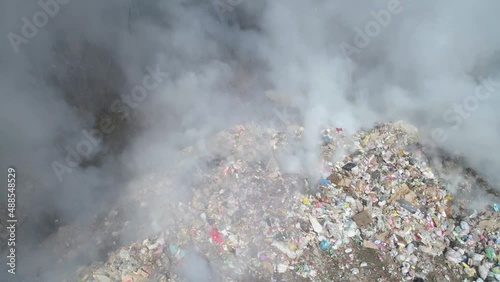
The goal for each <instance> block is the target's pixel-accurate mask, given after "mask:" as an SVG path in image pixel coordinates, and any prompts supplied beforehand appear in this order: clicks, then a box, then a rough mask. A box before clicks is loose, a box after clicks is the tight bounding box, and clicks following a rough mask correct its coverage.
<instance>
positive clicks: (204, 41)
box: [0, 0, 500, 281]
mask: <svg viewBox="0 0 500 282" xmlns="http://www.w3.org/2000/svg"><path fill="white" fill-rule="evenodd" d="M49 2H50V5H49V4H47V3H49ZM214 3H215V2H211V1H201V0H200V1H198V0H186V1H159V0H157V1H148V2H147V3H146V2H140V1H135V0H132V1H106V2H102V1H97V0H91V1H78V0H72V1H62V0H61V1H49V0H41V1H40V2H36V1H28V2H26V1H22V2H20V1H13V0H12V1H11V0H9V1H3V2H2V4H1V5H2V6H1V7H2V9H1V11H2V17H1V19H2V24H1V25H0V26H1V27H0V28H1V31H2V34H3V36H4V37H3V38H4V40H3V41H2V45H1V53H0V56H1V57H0V59H1V62H2V68H1V70H0V71H1V74H2V75H1V78H0V79H1V81H2V84H1V85H2V87H3V88H2V92H1V94H0V95H1V98H2V103H1V104H0V107H1V110H0V115H1V117H2V119H1V120H2V124H1V127H0V129H1V132H2V137H3V140H2V141H3V142H2V146H1V151H0V152H1V156H2V169H3V171H6V169H5V168H6V167H7V166H9V165H15V166H16V167H17V168H18V170H19V181H20V182H19V187H20V188H19V189H18V191H17V193H18V205H19V207H18V217H19V218H20V219H22V220H23V221H24V222H25V223H24V224H23V225H22V226H21V227H20V229H19V230H18V234H19V240H20V242H22V244H20V245H21V246H24V247H23V248H19V250H18V251H19V257H20V258H19V262H18V263H19V265H20V266H23V267H20V270H19V271H20V275H23V272H24V275H26V277H33V276H32V275H38V276H37V277H38V278H37V279H40V280H47V281H49V280H50V279H51V277H52V275H55V274H57V273H54V272H57V271H55V270H53V269H44V268H41V267H40V266H39V264H40V262H41V261H42V260H50V259H53V258H52V257H51V256H50V254H49V252H47V251H46V249H43V248H40V249H37V247H36V246H37V245H38V244H40V243H42V242H45V241H46V240H47V238H50V236H51V234H53V233H54V232H57V230H58V228H60V227H62V226H65V225H69V224H70V223H71V222H73V221H74V220H75V219H76V218H81V217H85V216H90V215H91V214H93V213H94V212H95V211H96V209H101V208H103V207H104V208H105V207H106V206H110V205H112V203H113V202H114V201H116V199H119V197H120V195H121V193H123V191H126V189H124V187H127V185H128V183H130V182H133V181H134V180H136V179H137V178H140V177H142V176H144V175H146V174H148V173H150V172H151V171H152V170H155V171H158V170H160V169H159V168H162V169H168V166H169V164H170V163H171V161H172V160H173V159H174V158H175V157H176V156H177V154H178V153H179V151H180V149H181V148H183V147H185V146H187V145H191V144H198V145H199V146H202V145H201V144H202V143H203V142H202V141H200V140H203V138H204V137H205V136H207V135H209V134H211V133H213V132H217V131H218V130H221V129H224V128H226V127H228V126H230V125H232V124H236V123H238V122H240V121H249V120H250V121H259V122H267V119H268V118H267V117H269V116H270V115H271V116H273V115H274V114H271V113H273V108H274V107H275V105H274V104H273V102H272V101H270V100H268V99H267V98H266V96H265V93H266V91H268V90H273V91H276V93H281V94H280V95H282V96H285V97H286V101H288V104H289V107H290V108H291V109H294V110H296V111H298V113H299V114H300V120H302V121H303V126H304V127H305V129H306V138H305V141H304V143H303V144H302V146H303V150H302V151H303V152H304V153H301V154H300V156H299V159H300V160H299V161H298V162H296V163H297V166H294V167H295V168H296V169H298V170H299V169H300V170H304V171H314V169H313V167H314V165H316V164H317V162H318V160H319V159H318V158H319V156H317V155H315V154H314V153H313V152H314V148H315V146H317V143H316V138H317V134H318V131H319V129H320V128H321V127H322V126H323V125H326V124H333V125H335V126H338V127H343V128H345V130H346V132H354V131H355V130H357V129H359V128H361V127H369V126H371V125H372V124H373V123H374V122H377V121H386V120H395V119H406V120H409V121H410V122H412V123H414V124H416V125H417V126H419V127H420V129H421V133H422V135H423V136H426V137H427V140H430V142H428V143H429V144H431V145H432V146H437V147H441V148H444V149H445V150H447V151H449V152H455V151H460V152H461V154H463V155H464V156H465V159H466V162H467V165H469V166H471V167H473V168H475V169H477V170H478V171H480V172H481V173H483V174H484V175H485V176H486V177H489V178H490V179H491V180H492V181H493V182H495V181H498V179H496V178H495V177H497V176H496V175H495V171H497V169H498V168H499V167H500V162H499V160H498V159H497V158H496V156H497V155H498V148H497V146H498V144H499V136H500V131H499V130H498V128H499V124H500V117H499V116H498V114H497V111H496V109H497V107H498V105H499V101H500V100H499V98H498V97H499V96H498V90H496V89H497V88H498V87H497V86H498V84H499V83H498V81H500V73H499V62H500V60H499V59H500V55H499V54H500V53H499V47H500V36H498V31H497V28H496V27H497V26H498V23H499V22H498V21H500V20H499V19H498V17H497V16H496V11H497V10H498V8H499V6H500V4H499V3H498V2H496V1H483V2H481V3H472V2H468V1H456V2H454V3H453V4H450V3H449V2H445V1H437V2H436V1H418V2H417V1H403V0H401V1H395V0H388V1H382V0H376V1H375V0H374V1H369V2H366V3H364V5H363V6H359V5H357V4H354V3H347V2H345V1H298V0H297V1H241V3H239V2H238V5H234V6H232V7H233V9H228V10H221V9H220V6H217V5H216V4H214ZM232 3H233V4H234V3H236V2H232ZM56 6H57V9H56V8H55V7H56ZM44 7H45V8H44ZM47 7H48V8H47ZM56 10H57V11H56ZM44 13H45V14H46V16H44V15H43V14H44ZM13 34H14V35H13ZM345 46H350V47H349V49H346V48H345ZM351 47H352V48H351ZM148 66H149V67H152V68H156V67H157V66H158V68H160V69H161V71H162V72H165V73H168V74H169V77H168V78H166V79H165V80H164V81H162V83H160V85H159V86H158V87H157V88H155V89H153V90H151V91H150V92H148V94H147V98H145V99H144V100H142V101H140V103H137V106H136V107H135V108H134V109H132V108H131V107H128V108H127V107H125V106H124V107H113V103H114V102H115V101H119V103H120V101H121V103H123V105H126V103H125V101H124V100H123V99H124V98H123V95H126V94H128V93H130V91H131V90H132V89H133V88H134V87H136V86H137V85H141V83H142V80H143V79H144V77H145V76H146V75H147V74H148V73H147V69H146V67H148ZM485 80H488V81H490V82H491V83H490V87H489V88H488V90H490V89H492V90H491V91H490V92H489V94H490V95H488V96H487V97H486V96H485V95H482V96H481V97H486V98H485V99H479V98H477V97H476V98H477V99H474V98H468V97H470V96H471V95H472V97H475V96H474V95H475V92H476V87H478V85H482V83H483V82H484V81H485ZM481 93H484V92H481ZM118 108H120V109H118ZM450 111H451V112H450ZM103 119H106V120H107V119H109V120H111V121H112V122H113V124H114V125H115V126H116V129H114V130H113V131H112V132H111V133H109V134H103V137H102V140H101V141H100V142H98V144H96V145H94V146H93V147H92V150H93V151H92V153H89V154H88V156H79V157H81V160H80V161H78V162H76V163H77V164H76V165H75V166H74V167H71V171H67V172H64V173H63V174H62V175H61V179H62V181H60V180H61V179H58V177H57V173H56V172H55V171H54V169H53V166H52V165H51V164H53V163H54V162H60V163H61V164H64V165H67V164H66V162H65V160H66V158H67V156H68V150H67V147H68V146H69V147H70V148H74V149H75V150H76V146H77V145H78V143H79V142H80V141H81V140H82V138H84V137H82V131H83V130H88V131H91V130H93V129H96V128H98V127H99V124H100V122H101V121H102V120H103ZM443 136H446V138H443ZM77 154H79V153H78V152H77ZM183 177H184V176H183ZM177 183H180V184H181V185H180V186H179V185H177V186H176V191H183V189H188V188H187V187H184V186H183V185H182V183H183V182H182V181H178V182H177ZM165 189H167V187H165ZM177 193H181V192H177ZM4 195H5V194H4V193H2V199H1V201H2V205H4V203H6V200H5V196H4ZM89 240H91V239H89ZM56 243H57V242H56ZM56 243H55V244H56ZM28 257H29V258H30V259H28ZM93 257H94V254H92V253H91V254H89V256H88V259H86V261H87V262H88V261H91V260H92V259H93ZM23 264H24V265H23ZM47 267H49V266H47ZM69 269H71V268H68V271H69ZM33 273H35V274H33ZM48 274H50V275H48ZM18 277H20V276H18ZM8 278H9V279H11V278H12V277H8ZM27 279H28V280H33V279H35V278H33V279H32V278H27Z"/></svg>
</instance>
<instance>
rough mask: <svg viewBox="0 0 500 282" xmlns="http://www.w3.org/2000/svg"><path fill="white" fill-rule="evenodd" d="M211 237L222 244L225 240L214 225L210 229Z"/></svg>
mask: <svg viewBox="0 0 500 282" xmlns="http://www.w3.org/2000/svg"><path fill="white" fill-rule="evenodd" d="M210 237H211V238H212V239H213V240H214V241H215V242H217V243H218V244H222V243H223V242H224V239H222V238H221V237H220V233H219V231H217V229H215V228H214V227H212V229H211V230H210Z"/></svg>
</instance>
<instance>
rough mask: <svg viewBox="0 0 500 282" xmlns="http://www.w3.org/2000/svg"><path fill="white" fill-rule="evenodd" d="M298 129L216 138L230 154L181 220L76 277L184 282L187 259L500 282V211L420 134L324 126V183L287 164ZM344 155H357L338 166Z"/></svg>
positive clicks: (240, 273) (316, 273) (222, 265)
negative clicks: (450, 169) (472, 193)
mask: <svg viewBox="0 0 500 282" xmlns="http://www.w3.org/2000/svg"><path fill="white" fill-rule="evenodd" d="M297 128H300V127H298V126H296V127H289V128H288V129H287V130H286V131H284V132H280V131H277V130H274V129H263V128H260V127H259V126H258V125H255V124H248V125H240V126H237V127H236V128H235V129H234V130H232V131H225V132H222V133H220V134H218V135H217V136H215V137H214V139H213V140H209V141H207V143H209V144H217V143H220V144H221V145H220V146H221V147H225V148H228V149H227V150H228V151H229V152H230V154H228V156H227V157H223V158H222V159H220V160H219V161H217V162H216V163H215V164H214V166H213V167H210V168H209V169H207V171H206V172H204V173H203V175H202V176H200V180H199V181H198V182H197V183H198V184H196V183H195V184H193V185H195V186H196V185H198V186H196V187H195V188H194V189H193V191H194V193H193V196H192V198H191V199H190V200H189V201H188V202H179V203H178V204H177V205H176V206H173V207H170V208H171V210H169V211H168V212H169V213H171V215H169V216H168V217H170V218H172V217H173V218H175V220H173V222H174V223H172V222H171V223H170V224H168V225H167V224H166V223H164V225H163V226H167V227H166V228H164V229H163V230H161V231H160V232H158V233H157V235H156V236H154V237H150V238H148V239H146V240H144V241H142V242H141V243H139V242H135V243H133V244H131V245H129V246H125V247H122V248H121V249H120V250H116V251H113V252H111V253H109V256H108V260H107V261H106V262H101V263H98V264H93V265H91V266H89V267H86V268H83V270H80V271H79V273H78V274H77V277H78V278H77V279H75V280H74V281H86V282H89V281H185V280H183V279H184V278H183V274H182V271H180V269H181V268H180V266H181V265H182V264H183V263H185V257H186V256H187V255H189V254H193V255H194V254H196V255H199V256H201V257H203V258H204V259H206V260H207V261H209V262H210V265H211V267H213V268H214V269H215V271H214V272H215V273H218V277H217V279H219V280H220V281H271V280H270V279H273V280H272V281H419V282H421V281H481V279H482V280H484V281H495V280H492V279H496V280H497V281H500V265H499V250H500V230H499V227H500V220H499V213H498V207H496V206H495V205H493V206H488V207H487V208H486V209H485V210H477V211H474V212H472V213H470V212H471V211H470V210H469V208H468V207H467V206H466V205H465V203H466V202H464V199H459V198H457V199H455V198H456V195H452V194H450V192H449V191H447V189H446V184H445V183H444V181H443V180H442V179H441V178H440V176H439V174H440V172H439V171H435V170H433V168H432V167H431V166H430V165H429V163H430V161H429V159H428V158H427V156H426V155H425V153H424V152H423V151H422V150H421V149H419V148H418V146H414V145H415V144H416V142H418V130H417V129H416V128H415V127H413V126H411V125H409V124H406V123H404V122H395V123H384V124H379V125H378V126H376V127H375V128H373V129H372V130H370V131H361V132H358V133H356V134H354V135H346V134H345V133H344V130H342V128H335V127H333V128H327V129H325V130H323V131H322V132H320V133H318V149H319V150H318V152H317V153H318V155H320V156H321V157H322V163H321V167H322V169H321V171H318V173H317V179H310V178H309V177H310V176H309V175H307V174H306V173H305V172H300V171H298V172H294V173H290V172H287V171H285V170H283V169H282V168H281V167H280V162H279V160H280V156H282V155H283V154H287V153H290V152H292V151H293V150H294V146H297V144H301V143H300V141H301V138H302V134H303V130H298V129H297ZM340 149H341V150H342V151H346V152H348V153H347V155H346V156H345V157H344V158H343V159H342V160H340V161H338V162H335V163H334V162H333V156H334V155H335V152H337V150H340ZM187 152H190V153H189V154H191V155H195V154H196V149H193V148H191V149H189V150H187ZM255 152H259V153H255ZM160 226H162V223H161V222H160ZM464 279H467V280H464ZM72 281H73V280H72Z"/></svg>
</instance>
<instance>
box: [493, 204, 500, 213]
mask: <svg viewBox="0 0 500 282" xmlns="http://www.w3.org/2000/svg"><path fill="white" fill-rule="evenodd" d="M493 210H494V211H496V212H497V211H500V204H493Z"/></svg>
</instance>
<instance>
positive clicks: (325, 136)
mask: <svg viewBox="0 0 500 282" xmlns="http://www.w3.org/2000/svg"><path fill="white" fill-rule="evenodd" d="M322 139H323V143H324V144H328V143H329V142H330V136H328V135H323V137H322Z"/></svg>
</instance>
